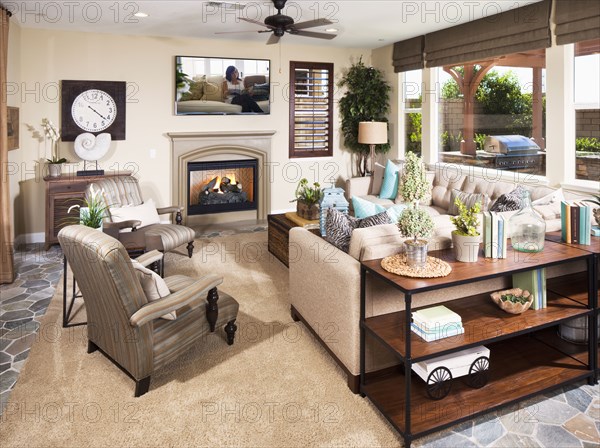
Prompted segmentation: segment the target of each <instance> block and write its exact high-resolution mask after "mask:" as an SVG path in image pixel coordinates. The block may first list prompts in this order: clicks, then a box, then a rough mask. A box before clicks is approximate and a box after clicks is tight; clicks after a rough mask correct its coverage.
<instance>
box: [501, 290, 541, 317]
mask: <svg viewBox="0 0 600 448" xmlns="http://www.w3.org/2000/svg"><path fill="white" fill-rule="evenodd" d="M506 294H513V295H515V296H524V297H528V298H529V302H526V303H513V302H509V301H508V300H502V299H501V297H502V296H503V295H506ZM490 296H491V297H492V300H493V301H494V303H495V304H496V305H498V306H499V307H500V308H502V309H503V310H504V311H506V312H507V313H510V314H521V313H522V312H524V311H527V310H528V309H529V307H530V306H531V304H532V303H533V296H532V295H531V294H530V293H529V291H527V290H522V289H521V288H512V289H506V290H504V291H497V292H493V293H492V294H490Z"/></svg>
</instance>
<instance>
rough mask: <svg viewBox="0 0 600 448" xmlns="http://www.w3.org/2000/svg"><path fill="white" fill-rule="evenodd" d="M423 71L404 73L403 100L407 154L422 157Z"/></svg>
mask: <svg viewBox="0 0 600 448" xmlns="http://www.w3.org/2000/svg"><path fill="white" fill-rule="evenodd" d="M422 80H423V70H411V71H408V72H404V83H403V85H402V99H403V102H404V142H405V147H406V152H414V153H415V154H417V155H418V156H421V146H422V142H421V135H422V130H423V128H422V125H421V83H422Z"/></svg>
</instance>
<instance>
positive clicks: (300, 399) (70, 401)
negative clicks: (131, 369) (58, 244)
mask: <svg viewBox="0 0 600 448" xmlns="http://www.w3.org/2000/svg"><path fill="white" fill-rule="evenodd" d="M182 253H183V252H182ZM166 258H167V259H166V275H170V274H174V273H178V274H187V275H192V276H193V275H198V274H201V273H204V272H218V273H221V274H222V275H223V276H224V277H225V282H224V283H223V285H222V290H223V291H226V292H228V293H229V294H231V295H232V296H233V297H235V298H236V299H237V300H238V302H239V303H240V314H239V318H238V322H237V324H238V332H237V335H236V342H235V344H234V345H233V346H231V347H229V346H227V344H226V343H225V341H224V339H223V336H222V333H220V334H218V335H216V334H214V335H210V336H208V337H207V338H206V339H205V340H204V341H203V343H202V344H199V345H198V346H197V347H196V348H195V349H194V350H192V351H191V352H189V353H188V354H187V355H185V356H184V357H182V358H180V359H179V361H178V362H177V363H175V364H173V365H171V366H169V367H168V368H165V369H163V370H161V371H160V372H157V373H156V374H155V375H154V377H153V378H152V383H151V385H150V391H149V393H147V394H146V395H144V396H143V397H141V398H134V397H133V389H134V383H133V381H132V380H131V379H130V378H129V377H127V376H126V375H125V374H124V373H122V372H121V371H120V370H119V369H118V368H117V367H115V366H114V365H113V364H112V363H111V362H110V361H108V360H107V359H106V358H105V357H104V356H103V355H102V354H101V353H99V352H95V353H93V354H91V355H88V354H86V341H87V339H86V335H85V331H86V330H85V327H75V328H69V329H63V328H62V327H61V325H60V316H61V306H62V288H61V287H62V282H61V283H60V285H59V290H57V292H56V295H55V296H54V298H53V300H52V303H51V304H50V307H49V309H48V312H47V314H46V316H45V319H44V322H43V324H42V326H41V327H40V330H39V333H38V335H39V336H38V339H37V341H36V342H35V343H34V346H33V347H32V349H31V352H30V355H29V358H28V360H27V363H26V365H25V367H24V370H23V371H22V373H21V375H20V376H19V380H18V383H17V385H16V387H15V389H14V391H13V392H12V394H11V395H10V399H9V403H8V404H7V407H6V410H5V412H4V415H2V421H1V423H0V446H1V447H2V448H7V447H13V446H20V447H42V446H56V447H109V446H111V447H112V446H127V447H137V446H144V447H158V446H186V447H190V446H211V447H213V446H227V447H233V446H236V447H238V446H240V447H309V446H311V447H314V446H332V447H333V446H337V447H341V446H344V447H346V446H355V447H396V446H400V445H401V439H400V438H399V437H398V435H397V434H396V433H395V431H394V430H393V429H392V428H391V426H390V425H389V424H388V423H387V422H386V421H385V420H384V419H383V418H382V417H381V416H380V415H379V413H378V412H377V411H376V410H375V409H374V407H373V406H372V405H371V404H370V403H369V401H368V400H366V399H363V398H361V397H360V396H358V395H354V394H352V393H351V392H350V390H349V389H348V388H347V386H346V381H345V377H344V375H343V373H342V371H341V370H340V369H339V368H338V367H337V366H336V364H335V363H334V362H333V361H332V360H331V358H330V357H329V355H328V354H327V353H326V352H325V351H324V350H323V349H322V348H321V347H320V345H318V344H317V343H316V342H315V340H314V338H313V337H312V336H311V335H310V333H308V331H307V330H306V329H305V328H304V327H303V325H302V324H299V323H294V322H293V321H292V320H291V318H290V314H289V303H288V290H287V285H288V272H287V268H285V266H283V265H282V264H281V263H280V262H279V261H278V260H277V259H275V258H274V257H273V256H272V255H271V254H270V253H269V252H268V251H267V241H266V232H259V233H249V234H240V235H235V236H230V237H227V238H215V239H213V240H198V241H197V242H196V250H195V254H194V257H193V258H192V259H191V260H189V259H188V258H187V257H184V256H182V255H179V254H168V255H167V257H166ZM307 281H309V279H307Z"/></svg>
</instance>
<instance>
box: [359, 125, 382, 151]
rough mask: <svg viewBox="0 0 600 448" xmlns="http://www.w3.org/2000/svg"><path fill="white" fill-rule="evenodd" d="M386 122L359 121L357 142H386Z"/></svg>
mask: <svg viewBox="0 0 600 448" xmlns="http://www.w3.org/2000/svg"><path fill="white" fill-rule="evenodd" d="M387 141H388V135H387V123H386V122H383V121H361V122H360V123H358V143H364V144H366V145H380V144H383V143H387Z"/></svg>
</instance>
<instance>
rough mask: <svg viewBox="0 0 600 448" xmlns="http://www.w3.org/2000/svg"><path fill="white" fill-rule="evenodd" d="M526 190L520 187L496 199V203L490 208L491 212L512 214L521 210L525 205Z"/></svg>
mask: <svg viewBox="0 0 600 448" xmlns="http://www.w3.org/2000/svg"><path fill="white" fill-rule="evenodd" d="M524 191H525V189H524V188H523V187H522V186H521V185H519V186H518V187H517V188H515V189H514V190H513V191H511V192H509V193H505V194H503V195H502V196H500V197H499V198H498V199H496V202H494V203H493V204H492V206H491V207H490V211H491V212H512V211H515V210H521V207H522V205H523V201H522V198H523V192H524Z"/></svg>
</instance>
